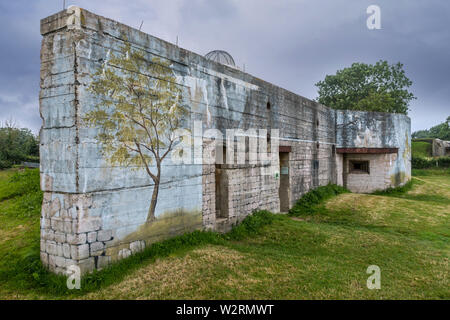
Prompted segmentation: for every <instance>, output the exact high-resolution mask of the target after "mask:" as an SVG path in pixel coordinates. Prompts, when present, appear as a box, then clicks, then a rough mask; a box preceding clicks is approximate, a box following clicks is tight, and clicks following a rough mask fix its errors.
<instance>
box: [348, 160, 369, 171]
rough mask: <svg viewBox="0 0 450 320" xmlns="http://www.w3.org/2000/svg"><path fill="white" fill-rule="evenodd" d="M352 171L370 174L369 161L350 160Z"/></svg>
mask: <svg viewBox="0 0 450 320" xmlns="http://www.w3.org/2000/svg"><path fill="white" fill-rule="evenodd" d="M349 162H350V163H349V167H350V168H349V169H350V173H367V174H370V165H369V161H356V160H350V161H349Z"/></svg>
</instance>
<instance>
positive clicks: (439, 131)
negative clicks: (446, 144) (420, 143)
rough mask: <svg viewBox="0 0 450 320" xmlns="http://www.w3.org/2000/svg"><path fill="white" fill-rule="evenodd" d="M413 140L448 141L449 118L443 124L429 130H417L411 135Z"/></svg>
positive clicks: (449, 138)
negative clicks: (431, 139)
mask: <svg viewBox="0 0 450 320" xmlns="http://www.w3.org/2000/svg"><path fill="white" fill-rule="evenodd" d="M412 138H413V139H421V138H433V139H441V140H446V141H450V116H449V117H447V119H446V120H445V122H443V123H441V124H438V125H436V126H434V127H431V128H430V129H429V130H419V131H416V132H414V133H413V134H412Z"/></svg>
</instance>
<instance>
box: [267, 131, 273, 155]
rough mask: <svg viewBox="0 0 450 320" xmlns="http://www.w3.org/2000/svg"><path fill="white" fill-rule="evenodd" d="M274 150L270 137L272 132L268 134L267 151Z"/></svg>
mask: <svg viewBox="0 0 450 320" xmlns="http://www.w3.org/2000/svg"><path fill="white" fill-rule="evenodd" d="M271 150H272V148H271V139H270V133H268V134H267V153H270V152H271Z"/></svg>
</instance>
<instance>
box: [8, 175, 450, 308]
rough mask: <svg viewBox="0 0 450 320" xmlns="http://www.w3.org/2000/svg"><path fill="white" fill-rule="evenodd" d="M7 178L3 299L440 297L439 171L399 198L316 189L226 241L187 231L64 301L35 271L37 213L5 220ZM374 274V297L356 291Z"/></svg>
mask: <svg viewBox="0 0 450 320" xmlns="http://www.w3.org/2000/svg"><path fill="white" fill-rule="evenodd" d="M13 174H14V173H13V172H9V171H7V172H5V171H0V190H1V193H0V197H3V198H2V199H3V200H2V201H1V202H0V212H2V215H1V219H2V221H1V222H2V223H1V227H0V232H1V237H0V259H1V260H0V298H3V299H21V298H56V299H67V298H82V299H449V298H450V291H449V289H448V288H449V281H448V276H449V266H448V259H449V253H450V251H449V248H450V246H449V237H450V224H449V218H448V214H449V212H450V203H449V201H448V199H449V198H450V172H448V171H447V170H417V171H415V172H414V183H412V184H410V185H409V186H408V187H407V188H404V189H403V190H399V189H396V190H391V191H390V192H386V193H379V194H370V195H369V194H353V193H347V192H345V190H342V189H335V187H333V186H328V187H323V188H321V189H319V190H316V192H313V193H309V194H310V195H308V196H307V197H306V198H305V199H304V200H300V201H298V202H297V205H296V207H295V208H296V209H295V210H294V214H293V216H291V215H273V214H271V213H270V212H267V211H260V212H257V213H256V214H255V215H253V216H251V217H248V218H247V219H246V220H244V222H243V223H242V224H240V225H239V226H237V227H235V228H234V229H233V231H231V232H230V233H228V234H227V235H224V236H221V235H218V234H216V233H212V232H194V233H191V234H187V235H184V236H180V237H176V238H173V239H169V240H167V241H164V242H161V243H157V244H154V245H152V246H150V247H149V248H148V249H147V250H145V251H144V252H142V253H140V254H137V255H135V256H132V257H130V258H128V259H126V260H123V261H121V262H119V263H117V264H114V265H113V266H112V267H110V268H108V269H105V270H103V271H101V272H96V273H94V274H92V275H90V276H88V277H85V278H84V279H83V282H82V290H81V291H79V292H78V291H77V292H73V291H72V292H69V293H68V292H67V290H66V289H65V288H64V283H65V281H64V278H60V277H56V276H53V275H51V274H48V273H45V272H43V271H42V270H40V269H39V265H38V263H37V262H36V261H37V260H36V252H35V251H34V250H36V249H37V250H39V248H38V247H39V245H38V243H39V215H38V214H36V212H35V211H33V210H32V211H31V212H34V213H32V214H26V212H28V211H27V210H24V209H21V208H19V207H16V209H18V211H17V216H15V215H14V211H13V209H11V208H12V205H17V203H19V201H21V200H19V199H22V200H23V198H24V197H25V195H24V194H23V193H21V192H15V193H14V192H13V191H12V190H13V189H14V188H16V189H17V190H20V187H19V184H20V183H19V182H18V181H11V180H10V177H11V175H13ZM19 180H20V179H19ZM22 182H23V181H22ZM13 184H14V186H12V185H13ZM5 185H6V187H5ZM9 185H11V186H10V187H7V186H9ZM3 187H5V188H3ZM21 190H26V188H24V189H21ZM13 193H14V194H15V195H14V196H11V194H13ZM4 194H5V195H6V194H10V196H4ZM25 194H26V193H25ZM30 194H33V192H31V193H30ZM30 199H33V198H32V197H31V198H30ZM25 202H26V201H25ZM25 202H20V203H22V204H23V203H25ZM30 202H33V203H34V202H36V200H33V201H31V200H30ZM18 206H20V205H18ZM31 207H34V206H31ZM5 210H6V211H7V212H8V213H7V214H3V212H6V211H5ZM19 226H21V227H19ZM36 243H37V245H36ZM27 259H28V260H27ZM372 264H375V265H378V266H379V267H380V268H381V290H369V289H367V287H366V280H367V277H368V276H369V275H368V274H366V269H367V267H368V266H369V265H372ZM11 272H15V273H16V275H14V274H12V273H11ZM2 274H3V277H1V275H2ZM31 279H33V280H31Z"/></svg>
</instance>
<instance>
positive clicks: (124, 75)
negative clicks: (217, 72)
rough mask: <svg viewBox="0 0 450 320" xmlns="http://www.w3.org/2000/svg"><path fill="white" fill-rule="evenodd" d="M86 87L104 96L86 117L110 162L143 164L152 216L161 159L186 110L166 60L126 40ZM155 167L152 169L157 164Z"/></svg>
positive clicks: (173, 137) (166, 151)
mask: <svg viewBox="0 0 450 320" xmlns="http://www.w3.org/2000/svg"><path fill="white" fill-rule="evenodd" d="M90 90H91V91H92V92H93V93H95V94H96V95H97V96H99V97H102V98H101V102H100V103H99V104H98V105H96V106H95V108H94V109H93V110H92V111H91V112H89V113H88V114H87V115H86V117H85V121H87V123H88V124H90V125H91V126H94V127H97V128H99V133H98V135H97V138H98V139H99V141H100V142H101V143H102V145H103V147H102V153H103V155H104V156H105V157H106V159H107V160H108V161H109V163H111V164H119V165H123V166H130V165H131V166H134V167H136V168H138V169H139V168H144V169H145V171H146V173H147V174H148V176H149V177H150V178H151V179H152V180H153V182H154V188H153V194H152V198H151V203H150V208H149V210H148V215H147V222H151V221H153V220H154V219H155V208H156V203H157V200H158V192H159V186H160V181H161V163H162V162H163V160H164V159H165V158H166V157H167V155H168V154H169V152H170V151H171V150H172V149H173V147H174V144H175V143H176V136H175V135H174V134H173V133H174V131H175V130H177V129H179V128H181V124H182V120H183V119H184V118H186V116H187V115H188V110H187V108H186V107H185V106H183V105H182V95H181V89H180V88H179V86H178V85H177V84H176V78H175V75H174V73H173V71H172V69H171V68H170V65H169V63H168V62H167V61H164V60H162V59H160V58H158V57H154V58H153V59H151V61H148V60H146V59H145V56H144V54H143V53H142V52H141V51H138V50H133V49H132V48H131V45H130V44H129V43H126V44H125V45H124V46H123V47H122V48H121V52H120V53H119V54H118V55H117V56H116V55H114V54H112V55H111V57H110V59H109V60H108V61H107V62H106V63H105V64H104V66H103V67H100V68H99V69H98V70H97V72H96V73H95V75H94V80H93V82H92V84H91V86H90ZM155 169H156V170H155Z"/></svg>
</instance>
